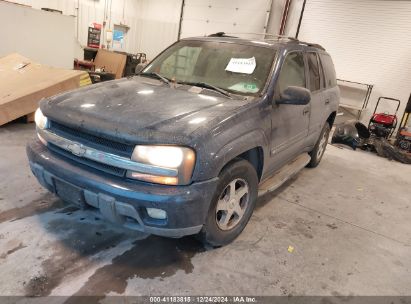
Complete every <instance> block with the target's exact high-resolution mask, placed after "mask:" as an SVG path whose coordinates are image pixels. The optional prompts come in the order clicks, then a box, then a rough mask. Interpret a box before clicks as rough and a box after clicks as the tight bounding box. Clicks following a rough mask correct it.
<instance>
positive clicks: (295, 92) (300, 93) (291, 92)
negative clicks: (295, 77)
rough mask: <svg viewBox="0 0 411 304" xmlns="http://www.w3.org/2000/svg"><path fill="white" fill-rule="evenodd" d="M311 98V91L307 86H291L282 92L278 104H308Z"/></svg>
mask: <svg viewBox="0 0 411 304" xmlns="http://www.w3.org/2000/svg"><path fill="white" fill-rule="evenodd" d="M310 100H311V93H310V91H309V90H307V89H306V88H302V87H294V86H289V87H287V88H286V89H285V90H284V91H282V92H281V93H280V97H279V98H278V99H277V100H276V103H277V104H291V105H306V104H308V103H309V102H310Z"/></svg>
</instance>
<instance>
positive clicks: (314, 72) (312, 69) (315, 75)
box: [307, 53, 320, 92]
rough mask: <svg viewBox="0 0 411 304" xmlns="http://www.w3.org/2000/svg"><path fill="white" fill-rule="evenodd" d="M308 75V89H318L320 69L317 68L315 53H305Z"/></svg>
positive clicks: (312, 90)
mask: <svg viewBox="0 0 411 304" xmlns="http://www.w3.org/2000/svg"><path fill="white" fill-rule="evenodd" d="M307 61H308V75H309V77H310V91H311V92H314V91H318V90H319V89H320V71H319V68H318V59H317V54H316V53H307Z"/></svg>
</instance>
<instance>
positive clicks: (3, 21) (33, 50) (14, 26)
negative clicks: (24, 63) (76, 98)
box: [0, 1, 75, 68]
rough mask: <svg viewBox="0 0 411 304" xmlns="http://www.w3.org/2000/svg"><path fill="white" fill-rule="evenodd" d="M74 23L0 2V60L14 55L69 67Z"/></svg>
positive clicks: (69, 18) (71, 64)
mask: <svg viewBox="0 0 411 304" xmlns="http://www.w3.org/2000/svg"><path fill="white" fill-rule="evenodd" d="M74 23H75V20H74V17H72V16H63V15H60V14H53V13H50V12H44V11H40V10H36V9H32V8H30V7H25V6H21V5H15V4H13V3H7V2H2V1H0V37H1V42H0V57H2V56H6V55H8V54H10V53H15V52H17V53H19V54H21V55H23V56H25V57H28V58H30V59H32V60H34V61H36V62H39V63H41V64H46V65H50V66H55V67H61V68H72V67H73V58H74V54H75V35H74ZM50 24H52V25H53V26H50ZM62 33H63V34H62Z"/></svg>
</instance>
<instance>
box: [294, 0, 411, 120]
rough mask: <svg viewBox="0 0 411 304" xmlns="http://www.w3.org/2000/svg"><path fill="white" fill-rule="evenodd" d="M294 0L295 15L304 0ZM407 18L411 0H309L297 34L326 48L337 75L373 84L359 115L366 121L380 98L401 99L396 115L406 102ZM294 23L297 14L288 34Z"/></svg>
mask: <svg viewBox="0 0 411 304" xmlns="http://www.w3.org/2000/svg"><path fill="white" fill-rule="evenodd" d="M295 2H296V3H297V4H298V5H297V7H296V8H295V9H294V15H295V16H299V13H300V7H301V3H302V0H295ZM298 6H299V7H298ZM410 20H411V1H395V0H385V1H381V0H363V1H356V0H339V1H333V0H309V1H307V4H306V8H305V12H304V17H303V20H302V24H301V29H300V35H299V38H300V39H301V40H306V41H310V42H316V43H319V44H321V45H323V46H324V47H325V48H326V49H327V51H328V52H329V53H330V54H331V56H332V58H333V60H334V63H335V66H336V71H337V77H338V78H341V79H346V80H351V81H357V82H363V83H369V84H373V85H374V89H373V92H372V95H371V98H370V104H369V106H368V108H367V111H366V112H365V113H364V115H363V121H364V122H367V121H368V119H369V117H370V115H371V113H372V111H373V108H374V105H375V104H376V102H377V99H378V97H379V96H388V97H393V98H397V99H400V100H401V101H402V105H401V108H400V112H399V115H402V113H403V110H404V108H405V106H406V103H407V101H408V98H409V96H410V93H411V56H410V54H411V39H410V33H411V22H410ZM297 24H298V18H294V19H293V21H290V23H289V24H288V27H287V28H288V30H289V31H290V33H293V34H295V31H296V28H297ZM381 109H382V110H391V109H392V107H383V108H381Z"/></svg>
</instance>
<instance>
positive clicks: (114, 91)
mask: <svg viewBox="0 0 411 304" xmlns="http://www.w3.org/2000/svg"><path fill="white" fill-rule="evenodd" d="M196 89H197V88H196ZM202 92H204V90H202ZM208 92H210V91H208ZM247 103H248V102H247V101H244V100H236V99H228V98H225V97H223V96H221V97H220V96H214V94H213V93H211V94H201V91H200V93H198V90H196V92H195V93H194V92H191V90H186V89H181V88H180V89H178V88H177V89H176V88H170V87H169V86H167V85H165V84H163V83H161V82H159V81H157V80H155V79H149V78H146V77H133V78H128V79H121V80H115V81H110V82H104V83H101V84H97V85H91V86H88V87H85V88H82V89H78V90H74V91H71V92H67V93H63V94H60V95H57V96H54V97H52V98H49V99H46V100H44V101H42V102H41V105H40V107H41V109H42V111H43V113H44V115H46V116H47V117H49V119H51V120H52V121H53V120H54V121H57V122H59V123H61V124H65V125H68V126H70V127H72V128H74V129H77V130H79V131H87V132H90V133H93V134H96V135H100V136H106V137H109V138H113V139H116V140H119V141H123V142H128V143H138V142H140V143H141V142H150V143H183V144H184V143H187V142H188V141H189V140H190V139H192V136H193V133H196V132H195V131H197V130H202V131H204V132H205V131H206V129H207V128H208V129H209V128H211V127H212V126H213V125H215V124H218V122H219V121H221V120H223V119H224V118H227V116H229V115H231V114H233V113H234V112H235V110H236V109H238V108H240V107H242V106H244V105H245V104H247ZM197 133H198V132H197Z"/></svg>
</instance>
